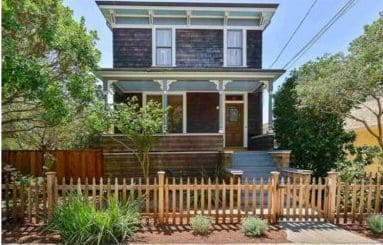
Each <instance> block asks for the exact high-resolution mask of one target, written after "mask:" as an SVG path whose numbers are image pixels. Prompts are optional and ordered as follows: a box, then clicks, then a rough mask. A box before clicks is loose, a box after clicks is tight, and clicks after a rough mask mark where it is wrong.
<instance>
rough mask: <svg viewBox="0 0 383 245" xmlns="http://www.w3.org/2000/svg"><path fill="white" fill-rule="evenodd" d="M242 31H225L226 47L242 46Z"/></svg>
mask: <svg viewBox="0 0 383 245" xmlns="http://www.w3.org/2000/svg"><path fill="white" fill-rule="evenodd" d="M242 40H243V38H242V31H240V30H228V31H227V47H228V48H242Z"/></svg>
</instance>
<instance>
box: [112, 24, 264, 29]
mask: <svg viewBox="0 0 383 245" xmlns="http://www.w3.org/2000/svg"><path fill="white" fill-rule="evenodd" d="M110 26H111V28H132V29H133V28H134V29H151V28H166V27H167V26H168V25H151V24H143V25H138V24H136V25H131V24H113V23H112V24H110ZM173 27H174V28H175V29H197V30H198V29H203V30H204V29H209V30H224V29H225V28H233V29H238V28H240V29H244V30H260V31H262V30H263V29H264V28H263V27H260V26H239V27H236V26H227V27H225V26H214V25H190V26H188V25H173Z"/></svg>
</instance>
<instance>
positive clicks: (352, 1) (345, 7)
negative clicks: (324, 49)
mask: <svg viewBox="0 0 383 245" xmlns="http://www.w3.org/2000/svg"><path fill="white" fill-rule="evenodd" d="M357 1H358V0H349V1H348V2H347V3H346V4H345V5H343V7H342V8H341V9H340V10H338V12H337V13H336V14H335V15H334V16H333V17H332V18H331V19H330V20H329V21H328V22H327V23H326V24H325V25H324V26H323V27H322V28H321V30H320V31H319V32H318V33H317V34H316V35H315V36H314V37H313V38H312V39H311V40H310V41H309V42H308V43H306V45H305V46H303V48H301V49H300V50H299V52H298V53H296V54H295V55H294V56H293V57H292V58H291V59H290V60H289V61H288V62H287V63H286V64H285V65H284V66H283V69H286V68H287V67H290V66H291V65H293V64H294V63H295V62H296V61H297V60H299V59H300V58H301V57H302V55H303V54H304V53H306V51H308V50H309V49H310V48H311V47H312V46H313V45H314V44H315V43H316V42H317V41H318V40H319V39H320V38H321V37H322V36H323V34H324V33H326V32H327V31H328V30H329V29H330V28H331V26H333V25H334V24H335V23H336V21H338V20H339V18H340V17H342V16H343V15H344V14H345V13H346V12H347V11H348V10H350V9H351V8H352V7H353V6H354V5H355V3H356V2H357Z"/></svg>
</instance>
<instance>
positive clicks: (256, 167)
mask: <svg viewBox="0 0 383 245" xmlns="http://www.w3.org/2000/svg"><path fill="white" fill-rule="evenodd" d="M232 159H233V162H232V164H231V166H230V168H231V169H236V170H242V171H243V177H242V179H243V180H244V179H245V178H246V177H247V178H248V179H249V180H252V179H253V178H254V177H255V178H256V181H257V182H259V181H260V178H263V180H264V181H267V179H268V177H269V176H270V173H271V172H272V171H276V170H277V167H276V166H275V164H274V163H273V161H272V159H271V157H270V155H269V154H268V153H267V151H246V152H234V153H233V158H232Z"/></svg>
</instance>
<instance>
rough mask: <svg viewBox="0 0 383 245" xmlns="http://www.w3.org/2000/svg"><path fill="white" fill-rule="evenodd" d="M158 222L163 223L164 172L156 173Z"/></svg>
mask: <svg viewBox="0 0 383 245" xmlns="http://www.w3.org/2000/svg"><path fill="white" fill-rule="evenodd" d="M157 174H158V222H159V223H160V224H161V223H164V202H165V200H164V185H165V172H164V171H158V172H157Z"/></svg>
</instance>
